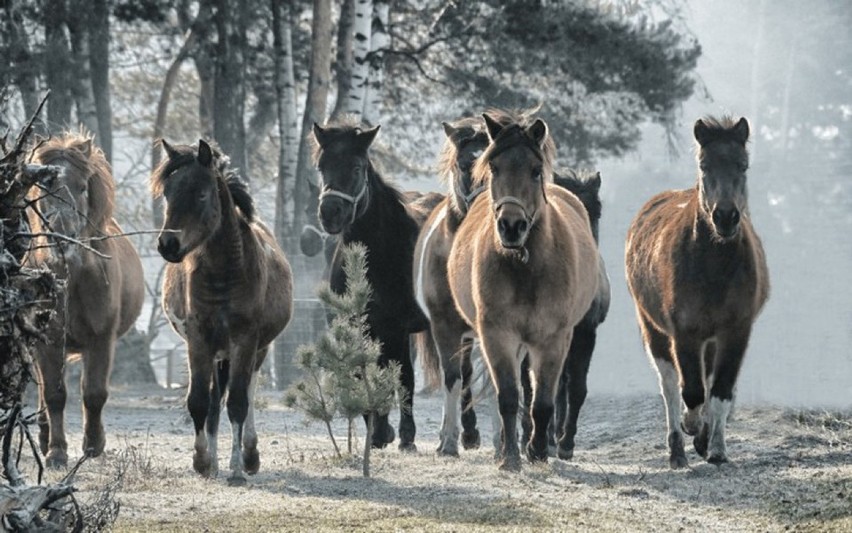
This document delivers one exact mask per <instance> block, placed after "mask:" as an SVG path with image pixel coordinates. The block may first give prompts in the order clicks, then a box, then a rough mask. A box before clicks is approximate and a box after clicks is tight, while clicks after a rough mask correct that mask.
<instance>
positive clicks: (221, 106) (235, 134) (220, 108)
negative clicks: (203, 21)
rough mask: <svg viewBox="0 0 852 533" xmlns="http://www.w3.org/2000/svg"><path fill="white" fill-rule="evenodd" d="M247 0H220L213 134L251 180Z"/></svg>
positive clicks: (217, 14) (216, 15) (234, 164)
mask: <svg viewBox="0 0 852 533" xmlns="http://www.w3.org/2000/svg"><path fill="white" fill-rule="evenodd" d="M247 4H248V2H247V0H240V1H239V2H236V3H234V2H229V1H228V0H216V1H215V6H216V14H215V15H214V21H215V25H216V36H217V42H216V57H215V64H216V74H215V75H216V78H215V84H214V117H215V119H214V121H213V133H214V135H213V136H214V138H215V139H216V142H218V143H219V146H220V147H221V148H222V150H223V151H224V153H226V154H228V156H229V157H230V158H231V163H232V166H233V167H235V168H237V169H239V172H240V174H241V175H242V176H243V177H244V178H246V179H248V177H249V168H248V161H247V157H246V128H245V123H244V122H243V117H244V115H245V100H246V90H245V72H246V64H245V48H246V33H247V27H246V16H247V10H248V5H247Z"/></svg>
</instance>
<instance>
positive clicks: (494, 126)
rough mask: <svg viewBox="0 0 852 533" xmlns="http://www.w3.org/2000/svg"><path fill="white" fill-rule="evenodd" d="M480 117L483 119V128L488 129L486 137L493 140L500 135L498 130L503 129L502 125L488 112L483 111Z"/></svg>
mask: <svg viewBox="0 0 852 533" xmlns="http://www.w3.org/2000/svg"><path fill="white" fill-rule="evenodd" d="M482 118H483V119H485V129H487V130H488V138H489V139H491V141H492V142H494V139H496V138H497V136H498V135H500V132H501V131H503V126H502V125H501V124H500V123H499V122H497V121H496V120H494V119H493V118H491V115H489V114H488V113H483V114H482Z"/></svg>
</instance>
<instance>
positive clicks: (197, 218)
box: [151, 140, 224, 263]
mask: <svg viewBox="0 0 852 533" xmlns="http://www.w3.org/2000/svg"><path fill="white" fill-rule="evenodd" d="M161 143H162V145H163V148H164V149H165V151H166V156H167V157H166V159H165V160H163V162H162V163H160V165H159V166H158V167H157V168H156V169H155V170H154V173H153V174H152V175H151V190H152V192H153V193H154V195H155V196H160V195H162V197H163V199H164V200H165V216H164V219H163V227H162V229H161V230H160V235H159V237H158V238H157V251H159V252H160V255H162V256H163V259H165V260H166V261H169V262H172V263H179V262H181V261H182V260H183V258H184V257H186V256H187V254H189V253H190V252H191V251H193V250H194V249H196V248H198V247H199V246H200V245H202V244H203V243H204V242H206V241H207V239H209V238H210V236H211V235H212V234H213V232H214V231H215V230H216V228H218V227H219V224H220V223H221V220H222V207H221V203H220V200H219V190H218V178H219V174H220V172H221V168H220V167H221V165H222V164H224V163H221V161H222V159H221V155H220V154H218V153H215V152H214V150H213V149H212V148H211V147H210V145H209V144H207V143H206V142H204V140H199V141H198V148H197V149H196V148H194V147H192V146H188V145H176V146H172V145H170V144H169V143H168V142H166V141H165V140H162V141H161Z"/></svg>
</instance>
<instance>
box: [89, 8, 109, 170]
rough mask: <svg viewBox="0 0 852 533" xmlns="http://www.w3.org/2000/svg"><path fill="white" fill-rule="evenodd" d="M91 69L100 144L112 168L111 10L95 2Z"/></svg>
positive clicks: (91, 35)
mask: <svg viewBox="0 0 852 533" xmlns="http://www.w3.org/2000/svg"><path fill="white" fill-rule="evenodd" d="M89 20H90V24H89V32H88V33H89V54H90V55H89V65H90V67H91V76H92V77H91V80H92V93H93V95H94V100H95V113H96V114H97V124H98V134H99V136H98V144H100V146H101V148H102V149H103V151H104V155H106V158H107V161H108V162H109V163H110V164H112V104H111V103H110V90H109V42H110V35H109V6H108V5H107V0H92V2H91V12H90V14H89Z"/></svg>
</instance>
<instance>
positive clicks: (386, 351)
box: [313, 118, 437, 451]
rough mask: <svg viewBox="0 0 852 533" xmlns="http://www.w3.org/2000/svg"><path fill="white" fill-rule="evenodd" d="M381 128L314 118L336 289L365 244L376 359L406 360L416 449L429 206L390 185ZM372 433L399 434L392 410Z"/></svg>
mask: <svg viewBox="0 0 852 533" xmlns="http://www.w3.org/2000/svg"><path fill="white" fill-rule="evenodd" d="M378 132H379V126H375V127H374V128H371V129H362V128H361V127H360V126H359V125H358V124H356V123H354V122H353V121H351V120H350V119H348V118H345V119H343V120H342V121H339V122H336V123H333V124H328V125H326V126H325V127H321V126H320V125H318V124H314V126H313V140H314V143H313V144H314V150H313V160H314V163H315V165H316V167H317V169H318V170H319V172H320V174H321V176H322V192H321V193H320V195H319V219H320V223H321V225H322V228H323V230H324V231H326V232H327V233H329V234H330V235H336V236H337V247H336V249H335V252H334V257H333V258H332V265H331V272H330V287H331V289H332V290H333V291H334V292H336V293H339V294H342V293H343V292H344V291H345V290H346V275H345V273H344V270H343V263H342V261H343V257H342V252H341V250H342V248H343V247H344V246H346V245H348V244H349V243H352V242H361V243H362V244H363V245H364V246H365V247H366V248H367V281H368V282H369V283H370V286H371V287H372V297H371V300H370V302H369V304H368V307H367V325H368V330H369V334H370V336H371V337H372V338H373V339H375V340H377V341H379V342H380V343H381V346H382V353H381V356H380V357H379V361H378V363H379V365H380V366H382V367H385V366H387V365H388V364H389V363H390V362H391V361H396V362H397V363H399V365H400V367H401V378H400V380H401V386H402V390H403V393H402V397H401V401H400V422H399V439H400V442H399V448H400V449H401V450H403V451H414V450H416V448H417V447H416V445H415V443H414V438H415V434H416V431H417V429H416V425H415V423H414V417H413V414H412V400H413V398H412V396H413V392H414V367H413V364H412V358H411V349H410V345H409V335H410V334H412V333H419V332H425V331H426V330H427V329H428V327H429V323H428V321H427V320H426V318H425V317H424V316H423V314H422V313H421V312H420V309H419V308H418V307H417V303H416V302H415V301H414V289H413V283H412V275H411V262H412V256H413V252H414V244H415V241H416V240H417V234H418V231H419V225H418V220H419V219H422V218H425V214H424V212H423V211H425V209H417V210H415V209H412V208H410V207H409V206H408V205H407V203H408V201H410V200H411V198H410V197H409V198H406V196H405V195H404V194H403V193H402V192H400V191H399V190H398V189H397V188H396V187H394V186H392V185H391V184H389V183H388V182H387V181H386V180H385V179H384V178H383V177H382V175H381V174H380V172H379V171H378V170H377V168H376V166H375V165H374V164H373V162H372V160H371V159H370V154H369V148H370V145H371V144H372V143H373V141H374V139H375V138H376V135H377V134H378ZM429 198H430V200H428V202H433V203H435V200H436V199H437V198H436V197H435V196H434V195H430V196H429ZM428 202H427V203H428ZM415 211H418V212H419V213H418V212H415ZM422 344H423V345H424V346H431V345H432V343H431V342H423V343H422ZM430 359H431V358H430ZM426 370H427V372H428V371H429V369H428V368H427V369H426ZM433 371H434V370H433ZM369 438H370V439H371V446H373V447H376V448H383V447H385V446H386V445H387V444H389V443H391V442H393V440H394V439H395V434H394V430H393V428H392V427H391V426H390V424H389V423H388V415H387V414H379V415H377V416H376V423H375V426H374V429H373V434H372V435H371V436H369Z"/></svg>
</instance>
